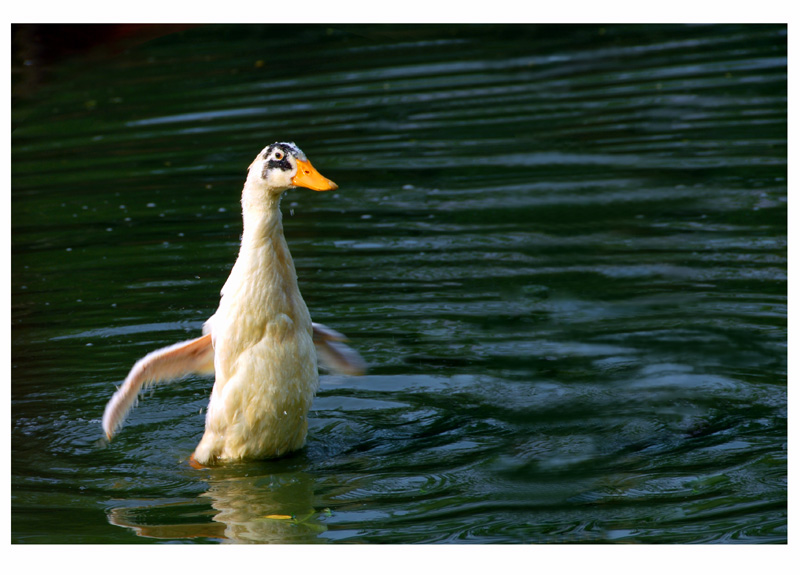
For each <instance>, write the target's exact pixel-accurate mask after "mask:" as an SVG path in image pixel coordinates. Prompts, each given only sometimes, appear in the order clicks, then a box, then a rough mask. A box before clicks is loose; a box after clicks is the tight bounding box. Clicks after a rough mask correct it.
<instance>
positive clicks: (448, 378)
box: [11, 26, 787, 543]
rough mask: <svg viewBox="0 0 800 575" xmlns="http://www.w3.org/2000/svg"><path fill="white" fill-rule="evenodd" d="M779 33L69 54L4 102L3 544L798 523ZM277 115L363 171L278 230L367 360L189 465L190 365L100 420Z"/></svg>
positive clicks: (175, 317) (200, 303) (637, 536)
mask: <svg viewBox="0 0 800 575" xmlns="http://www.w3.org/2000/svg"><path fill="white" fill-rule="evenodd" d="M786 43H787V35H786V28H785V27H783V26H767V27H763V26H698V27H680V26H674V27H673V26H658V27H648V26H643V27H642V26H638V27H637V26H623V27H619V26H606V27H598V26H588V27H558V26H551V27H488V26H487V27H484V26H468V27H459V26H448V27H407V26H370V27H358V26H344V27H342V26H336V27H324V26H321V27H286V26H283V27H257V28H243V27H200V28H194V29H190V30H187V31H184V32H181V33H177V34H172V35H169V36H166V37H163V38H160V39H157V40H153V41H151V42H148V43H145V44H142V45H139V46H136V47H134V48H131V49H129V50H127V51H124V52H122V53H117V54H114V55H111V56H105V55H102V54H92V53H85V54H82V55H77V56H74V57H72V58H70V59H66V60H62V61H60V62H58V63H57V64H56V65H54V67H53V69H52V70H51V71H50V73H49V74H47V75H46V76H45V77H43V78H42V79H41V80H39V82H38V83H36V82H34V83H33V84H32V85H31V86H27V87H26V88H25V90H22V91H21V92H20V95H19V97H16V98H15V101H14V109H13V121H14V127H15V130H14V132H13V134H12V196H11V200H12V201H11V209H12V230H11V234H12V235H11V237H12V281H11V291H12V313H11V318H12V330H11V333H12V342H11V355H12V366H11V377H12V387H11V444H12V466H11V471H12V474H11V487H12V488H11V496H12V499H11V511H12V515H11V517H12V534H11V535H12V541H13V542H17V543H53V542H59V543H84V542H93V543H98V542H99V543H123V542H165V541H166V542H172V541H186V542H223V541H235V542H240V541H241V542H261V541H264V542H303V543H307V542H320V543H324V542H328V543H330V542H361V543H416V542H465V543H495V542H496V543H501V542H502V543H528V542H534V543H547V542H625V543H706V542H719V543H784V542H786V541H787V386H786V380H787V377H786V372H787V358H786V355H787V340H786V337H787V320H786V306H787V281H786V274H787V248H786V230H787V204H786V200H787V182H786V174H787V161H786V149H787V148H786V140H787V136H786V130H787V121H786V118H787V69H786V55H787V44H786ZM13 79H14V82H15V87H20V86H23V84H25V82H28V81H29V78H27V76H21V75H19V74H18V75H16V76H14V78H13ZM275 140H293V141H295V142H297V144H298V145H299V146H300V147H301V148H302V149H303V150H304V151H305V152H306V153H307V154H308V156H309V158H310V159H311V161H312V162H313V163H314V165H315V166H316V167H317V168H318V169H319V170H320V171H321V172H322V173H323V174H325V175H326V176H328V177H330V178H331V179H333V180H335V181H336V182H337V183H338V184H339V186H340V189H339V190H337V192H335V193H332V194H316V193H313V192H308V191H302V190H297V191H291V192H289V193H288V194H287V195H286V197H285V198H284V201H283V207H284V213H285V228H286V236H287V239H288V242H289V245H290V247H291V249H292V253H293V255H294V259H295V263H296V266H297V269H298V274H299V278H300V287H301V290H302V292H303V294H304V297H305V299H306V302H307V303H308V306H309V309H310V310H311V313H312V316H313V317H314V319H315V320H316V321H320V322H323V323H325V324H328V325H330V326H331V327H334V328H335V329H337V330H340V331H342V332H344V333H346V334H347V335H349V336H350V338H351V343H352V345H353V346H354V347H356V348H357V349H359V350H360V351H361V353H362V355H363V356H364V358H365V359H366V360H367V361H368V363H369V364H370V372H369V374H368V375H367V376H365V377H361V378H346V377H341V376H333V375H324V376H323V378H322V389H321V391H320V393H319V396H318V398H317V400H316V403H315V406H314V409H313V411H312V420H311V429H310V436H309V442H308V446H307V448H306V449H305V450H304V451H302V452H300V453H297V454H295V455H293V456H291V457H288V458H285V459H282V460H279V461H272V462H257V463H248V464H237V465H229V466H226V467H223V468H218V469H214V470H203V471H197V470H195V469H193V468H191V467H189V466H188V465H187V458H188V456H189V455H190V454H191V452H192V451H193V449H194V446H195V445H196V443H197V442H198V440H199V438H200V436H201V435H202V430H203V421H204V414H203V409H204V407H205V405H206V403H207V399H208V394H209V392H210V389H211V382H210V381H209V380H205V379H201V378H190V379H186V380H183V381H181V382H178V383H175V384H173V385H170V386H163V387H159V388H157V389H156V390H155V391H154V393H153V394H152V395H150V394H148V395H147V396H146V397H145V398H143V400H142V401H141V402H140V405H139V407H138V408H137V409H136V410H135V411H134V412H133V414H132V416H131V417H130V418H129V420H128V422H127V425H126V427H125V428H123V430H122V432H121V433H120V434H119V436H118V437H117V438H115V440H114V441H113V442H112V443H110V444H105V443H104V442H103V440H102V431H101V428H100V417H101V415H102V411H103V407H104V405H105V403H106V401H107V400H108V398H109V397H110V395H111V394H112V392H113V390H114V387H115V385H118V384H119V383H120V382H121V380H122V379H123V378H124V377H125V375H126V373H127V371H128V369H129V368H130V367H131V366H132V364H133V363H134V362H135V361H136V360H137V359H138V358H140V357H141V356H143V355H144V354H145V353H147V352H149V351H152V350H153V349H155V348H158V347H162V346H165V345H169V344H172V343H175V342H177V341H180V340H183V339H187V338H189V337H194V336H195V335H197V334H199V331H200V328H201V326H202V323H203V321H204V320H205V319H207V318H208V317H209V316H210V315H211V314H212V313H213V311H214V310H215V309H216V305H217V302H218V294H219V289H220V288H221V286H222V284H223V282H224V280H225V279H226V277H227V274H228V272H229V270H230V267H231V266H232V264H233V262H234V259H235V257H236V253H237V248H238V239H239V234H240V232H241V220H240V211H239V194H240V191H241V186H242V183H243V180H244V175H245V170H246V168H247V166H248V165H249V163H250V161H251V160H252V159H253V157H254V156H255V155H256V153H258V151H259V150H261V148H262V147H263V146H264V145H266V144H268V143H271V142H273V141H275ZM276 515H290V516H294V519H291V520H286V519H278V518H275V517H274V516H276Z"/></svg>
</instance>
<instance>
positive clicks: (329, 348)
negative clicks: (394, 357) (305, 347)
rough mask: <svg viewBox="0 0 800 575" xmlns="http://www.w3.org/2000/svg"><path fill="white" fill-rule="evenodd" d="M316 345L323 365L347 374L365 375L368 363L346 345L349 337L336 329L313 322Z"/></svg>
mask: <svg viewBox="0 0 800 575" xmlns="http://www.w3.org/2000/svg"><path fill="white" fill-rule="evenodd" d="M311 327H312V328H313V330H314V345H315V346H316V348H317V358H318V359H319V360H320V363H321V364H322V365H323V367H325V368H327V369H329V370H331V371H338V372H339V373H343V374H345V375H364V373H365V372H366V371H367V364H366V363H365V362H364V360H363V359H362V358H361V356H360V355H359V354H358V352H357V351H356V350H354V349H353V348H351V347H348V346H346V345H345V344H344V343H342V342H343V341H347V338H346V337H345V336H343V335H342V334H341V333H339V332H338V331H336V330H333V329H331V328H329V327H328V326H326V325H322V324H321V323H313V322H312V324H311Z"/></svg>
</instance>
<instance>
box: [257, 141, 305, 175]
mask: <svg viewBox="0 0 800 575" xmlns="http://www.w3.org/2000/svg"><path fill="white" fill-rule="evenodd" d="M289 156H294V157H295V158H301V159H305V155H304V154H303V152H301V151H300V148H298V147H297V146H295V145H294V143H292V142H275V143H274V144H270V145H269V146H267V148H266V149H265V150H264V159H265V160H267V162H266V163H265V164H264V170H263V172H262V173H261V177H263V178H265V179H266V177H267V172H268V171H270V170H274V169H275V168H277V169H279V170H282V171H284V172H289V171H291V170H292V164H291V163H290V162H289Z"/></svg>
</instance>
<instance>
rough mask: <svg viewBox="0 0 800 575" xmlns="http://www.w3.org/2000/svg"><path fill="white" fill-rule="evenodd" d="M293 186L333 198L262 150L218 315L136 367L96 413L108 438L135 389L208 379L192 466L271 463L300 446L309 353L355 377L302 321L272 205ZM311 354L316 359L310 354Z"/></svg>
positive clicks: (296, 161) (309, 394) (313, 173)
mask: <svg viewBox="0 0 800 575" xmlns="http://www.w3.org/2000/svg"><path fill="white" fill-rule="evenodd" d="M293 187H304V188H309V189H312V190H318V191H326V190H335V189H336V188H337V187H338V186H337V185H336V184H335V183H333V182H332V181H331V180H329V179H327V178H325V177H323V176H322V174H320V173H319V172H318V171H317V170H316V169H314V167H313V166H312V165H311V163H310V162H309V161H308V160H307V159H306V156H305V154H303V152H302V151H301V150H300V148H298V147H297V146H296V145H295V144H294V143H289V142H276V143H274V144H272V145H270V146H267V147H266V148H264V149H263V150H262V151H261V153H260V154H259V155H258V156H257V157H256V159H255V160H254V161H253V163H252V164H251V165H250V168H249V171H248V174H247V180H246V182H245V184H244V190H243V191H242V213H243V219H244V232H243V234H242V245H241V248H240V249H239V257H238V259H237V260H236V264H235V265H234V266H233V269H232V270H231V275H230V277H229V278H228V281H226V282H225V285H224V286H223V287H222V291H221V295H222V297H221V299H220V302H219V308H217V311H216V313H214V315H213V316H211V318H209V319H208V321H206V323H205V325H204V326H203V334H204V335H203V336H202V337H199V338H197V339H193V340H189V341H184V342H180V343H176V344H175V345H171V346H169V347H165V348H162V349H159V350H156V351H154V352H152V353H150V354H148V355H146V356H145V357H143V358H142V359H140V360H139V361H138V362H136V364H135V365H134V366H133V369H131V371H130V373H129V374H128V377H127V378H126V379H125V382H124V383H123V384H122V387H120V388H119V389H118V390H117V392H116V393H115V394H114V395H113V397H112V398H111V399H110V400H109V402H108V404H107V405H106V409H105V413H104V414H103V430H104V431H105V432H106V436H107V437H108V438H109V439H111V437H112V436H113V435H114V433H115V432H116V431H117V430H118V429H119V428H120V427H121V426H122V422H123V421H124V419H125V416H126V415H127V414H128V412H129V411H130V410H131V409H132V408H133V407H134V405H135V403H136V399H137V397H138V394H139V392H140V391H141V390H142V388H143V387H145V386H147V385H150V384H153V383H156V382H159V381H168V380H172V379H177V378H179V377H182V376H185V375H188V374H190V373H205V374H212V373H213V374H215V381H214V388H213V390H212V391H211V399H210V401H209V404H208V411H207V413H206V430H205V434H204V435H203V438H202V439H201V440H200V444H199V445H198V446H197V449H195V452H194V454H193V455H192V458H191V460H190V461H191V462H192V463H193V464H195V465H196V464H201V465H213V464H215V463H218V462H221V461H228V460H241V459H264V458H271V457H278V456H280V455H282V454H284V453H287V452H290V451H293V450H296V449H299V448H301V447H302V446H303V445H304V444H305V441H306V434H307V430H308V411H309V409H310V408H311V402H312V400H313V398H314V394H315V393H316V391H317V388H318V387H319V375H318V371H317V353H319V355H320V358H321V359H322V360H323V363H325V364H326V366H327V367H331V368H333V369H335V370H337V371H340V372H343V373H348V374H352V375H357V374H361V373H363V372H364V368H365V365H364V362H363V360H362V359H361V357H360V356H359V355H358V353H356V352H355V351H353V350H352V349H350V348H349V347H347V346H345V345H344V344H342V343H341V341H342V340H344V337H343V336H342V335H341V334H339V333H337V332H335V331H333V330H331V329H328V328H326V327H325V326H323V325H320V324H315V323H312V322H311V317H310V315H309V313H308V308H307V307H306V304H305V302H304V301H303V297H302V296H301V295H300V290H299V289H298V287H297V272H296V271H295V267H294V262H293V261H292V256H291V254H290V253H289V247H288V246H287V245H286V240H285V238H284V237H283V223H282V217H281V211H280V201H281V196H282V195H283V192H284V191H286V190H287V189H289V188H293ZM315 345H316V352H315Z"/></svg>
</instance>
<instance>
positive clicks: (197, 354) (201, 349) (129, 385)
mask: <svg viewBox="0 0 800 575" xmlns="http://www.w3.org/2000/svg"><path fill="white" fill-rule="evenodd" d="M191 373H202V374H212V373H214V347H213V346H212V344H211V334H210V333H209V334H206V335H204V336H202V337H199V338H197V339H191V340H189V341H182V342H180V343H176V344H175V345H170V346H168V347H163V348H161V349H157V350H156V351H154V352H152V353H148V354H147V355H146V356H144V357H143V358H142V359H140V360H139V361H137V362H136V364H135V365H134V366H133V369H131V371H130V373H129V374H128V377H126V378H125V382H124V383H123V384H122V387H120V388H119V389H118V390H117V392H116V393H115V394H114V395H113V396H112V397H111V399H110V400H109V401H108V404H107V405H106V410H105V412H104V413H103V430H104V431H105V432H106V437H108V438H109V439H111V438H112V437H113V435H114V434H115V433H116V432H117V430H118V429H119V428H120V427H122V423H123V421H125V417H126V416H127V415H128V412H130V410H131V409H133V407H134V406H135V405H136V398H137V397H138V396H139V392H140V391H141V390H142V389H143V388H146V387H148V386H150V385H153V384H154V383H158V382H161V381H170V380H173V379H178V378H181V377H183V376H185V375H189V374H191Z"/></svg>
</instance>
